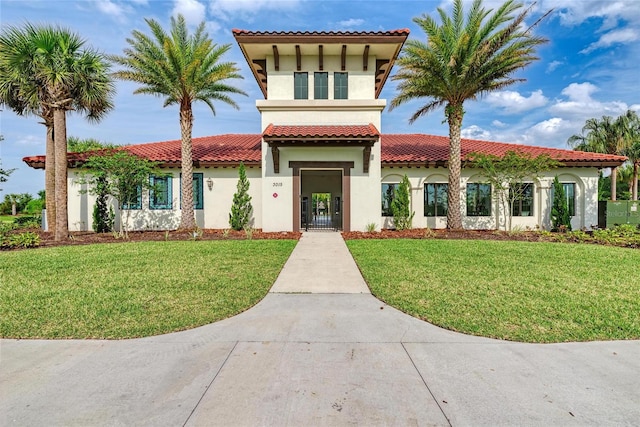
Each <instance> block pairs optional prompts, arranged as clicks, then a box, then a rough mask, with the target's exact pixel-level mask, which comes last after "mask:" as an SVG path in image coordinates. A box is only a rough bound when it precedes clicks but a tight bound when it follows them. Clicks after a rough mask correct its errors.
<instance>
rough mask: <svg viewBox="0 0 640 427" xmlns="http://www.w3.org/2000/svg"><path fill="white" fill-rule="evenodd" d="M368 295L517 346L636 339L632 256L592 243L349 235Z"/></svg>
mask: <svg viewBox="0 0 640 427" xmlns="http://www.w3.org/2000/svg"><path fill="white" fill-rule="evenodd" d="M347 245H348V247H349V249H350V250H351V253H352V254H353V255H354V258H355V260H356V263H357V264H358V266H359V267H360V269H361V271H362V273H363V275H364V278H365V280H366V281H367V283H368V284H369V286H370V288H371V291H372V292H373V294H374V295H375V296H376V297H378V298H380V299H382V300H383V301H385V302H386V303H388V304H390V305H392V306H394V307H396V308H398V309H400V310H402V311H404V312H405V313H408V314H410V315H412V316H415V317H419V318H421V319H424V320H427V321H429V322H431V323H433V324H436V325H438V326H441V327H444V328H447V329H451V330H455V331H460V332H464V333H467V334H473V335H481V336H486V337H494V338H501V339H506V340H513V341H523V342H567V341H594V340H616V339H639V338H640V275H639V274H638V265H640V252H639V251H638V250H634V249H624V248H616V247H604V246H597V245H580V244H566V245H565V244H563V245H559V244H556V243H528V242H514V241H481V240H478V241H475V240H474V241H465V240H350V241H347Z"/></svg>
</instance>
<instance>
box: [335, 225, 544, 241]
mask: <svg viewBox="0 0 640 427" xmlns="http://www.w3.org/2000/svg"><path fill="white" fill-rule="evenodd" d="M342 236H343V237H344V239H345V240H355V239H465V240H518V241H524V242H541V241H547V240H548V239H546V238H545V236H543V235H542V234H540V233H536V232H534V231H519V232H517V233H515V232H513V233H508V232H506V231H497V230H447V229H437V230H433V229H428V228H413V229H411V230H402V231H399V230H387V229H383V230H380V231H374V232H363V231H349V232H343V233H342Z"/></svg>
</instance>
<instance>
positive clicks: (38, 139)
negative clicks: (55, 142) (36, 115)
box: [15, 128, 45, 146]
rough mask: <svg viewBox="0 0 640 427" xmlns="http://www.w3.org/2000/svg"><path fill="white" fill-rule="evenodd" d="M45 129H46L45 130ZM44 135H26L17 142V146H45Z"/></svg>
mask: <svg viewBox="0 0 640 427" xmlns="http://www.w3.org/2000/svg"><path fill="white" fill-rule="evenodd" d="M43 129H44V128H43ZM44 139H45V138H44V134H43V135H38V136H36V135H24V136H21V137H20V138H19V139H17V140H16V141H15V144H17V145H27V146H38V145H44V143H45V141H44Z"/></svg>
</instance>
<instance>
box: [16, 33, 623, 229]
mask: <svg viewBox="0 0 640 427" xmlns="http://www.w3.org/2000/svg"><path fill="white" fill-rule="evenodd" d="M233 35H234V37H235V39H236V41H237V43H238V45H239V47H240V49H241V51H242V53H243V55H244V57H245V59H246V61H247V63H248V65H249V67H250V69H251V71H252V74H253V76H254V78H255V80H256V82H257V84H258V86H259V87H260V89H261V91H262V94H263V95H264V99H260V100H257V101H256V107H257V109H258V110H259V112H260V114H261V129H262V133H261V134H250V135H247V134H230V135H216V136H209V137H202V138H194V139H193V161H194V174H193V180H194V203H195V208H196V221H197V224H198V226H199V227H202V228H218V229H222V228H228V226H229V225H228V215H229V212H230V208H231V201H232V197H233V194H234V192H235V190H236V183H237V180H238V173H237V167H238V165H239V164H240V163H241V162H242V163H244V164H245V166H246V167H247V177H248V178H249V181H250V185H251V188H250V195H251V196H252V198H253V200H252V204H253V207H254V218H253V223H252V226H253V227H256V228H261V229H263V230H264V231H299V230H302V229H307V228H334V229H342V230H345V231H349V230H364V229H366V227H367V225H368V224H372V223H373V224H375V225H376V227H377V228H388V227H392V226H393V223H392V218H390V214H389V212H388V210H389V202H390V200H391V198H392V197H393V189H394V187H395V186H396V185H397V184H398V183H399V182H400V180H401V179H402V177H403V176H404V175H405V174H406V175H407V176H408V177H409V178H410V181H411V186H412V189H411V201H412V202H411V203H412V210H413V211H415V217H414V221H413V225H414V226H415V227H430V228H442V227H445V225H446V205H447V203H446V193H447V191H446V190H447V184H446V183H447V180H448V173H447V160H448V138H446V137H440V136H432V135H424V134H385V133H383V132H382V129H383V127H382V111H383V110H384V108H385V106H386V101H385V100H383V99H380V98H379V95H380V92H381V91H382V88H383V86H384V84H385V82H386V81H387V79H388V78H389V74H390V72H391V69H392V66H393V64H394V61H395V60H396V58H397V56H398V54H399V52H400V50H401V48H402V45H403V44H404V42H405V40H406V39H407V37H408V35H409V30H406V29H401V30H394V31H374V32H333V31H331V32H255V31H243V30H233ZM126 149H127V150H129V151H130V152H132V153H135V154H138V155H141V156H144V157H147V158H149V159H151V160H154V161H158V162H160V164H161V165H162V167H163V168H166V169H167V171H170V172H171V175H170V176H169V177H168V178H164V179H165V181H164V182H163V183H164V184H165V185H163V190H162V192H163V193H162V194H154V197H152V198H150V197H149V194H142V195H141V199H140V201H139V203H137V204H135V205H131V206H128V208H129V209H130V210H131V212H130V224H129V225H130V227H131V228H132V229H139V230H146V229H173V228H176V227H177V225H178V224H179V218H180V179H181V176H180V169H179V166H180V141H177V140H176V141H164V142H155V143H148V144H137V145H130V146H127V147H126ZM508 150H520V151H523V152H527V153H531V154H533V155H538V154H543V153H546V154H549V155H550V156H551V157H553V158H555V159H557V160H559V161H560V162H562V164H563V167H562V168H561V169H559V170H555V171H553V172H550V173H547V174H546V175H544V176H543V177H542V178H540V179H538V180H536V181H535V182H531V183H528V184H526V197H525V198H524V199H523V200H521V201H518V203H517V206H515V207H514V211H513V214H514V216H513V225H514V226H519V227H531V228H536V227H542V228H549V226H550V220H549V212H550V207H551V190H550V189H551V182H552V180H553V177H554V176H555V175H558V176H559V179H560V181H561V182H562V183H563V185H564V187H565V190H566V193H567V195H568V196H567V198H568V202H569V209H570V211H571V214H572V226H573V227H574V228H582V227H586V228H590V227H591V226H592V225H594V224H597V220H598V217H597V201H598V173H599V171H600V169H601V168H607V167H613V166H619V165H621V164H622V163H623V162H624V161H625V160H626V158H625V157H620V156H613V155H605V154H594V153H585V152H577V151H571V150H560V149H550V148H542V147H535V146H522V145H515V144H504V143H497V142H487V141H477V140H467V139H463V140H462V156H463V157H464V156H466V155H467V154H469V153H471V152H484V153H491V154H496V155H500V154H502V153H505V152H506V151H508ZM81 158H82V157H81V155H78V154H69V164H70V166H71V169H70V170H69V227H70V229H71V230H74V229H75V230H90V229H91V221H92V217H91V213H92V209H93V204H94V203H95V200H94V198H93V197H92V196H90V195H88V194H87V193H86V192H82V191H81V190H82V188H81V185H80V184H79V183H78V180H77V174H76V173H75V171H74V169H73V167H74V165H76V164H77V163H78V161H79V160H81ZM24 161H25V162H26V163H27V164H28V165H29V166H31V167H34V168H43V167H44V156H33V157H26V158H25V159H24ZM157 192H158V190H157V191H156V193H157ZM460 198H461V201H462V209H463V212H462V214H463V224H464V226H465V227H466V228H473V229H499V228H504V227H505V217H506V215H505V212H504V209H503V208H502V207H501V206H500V204H499V203H498V201H497V197H496V194H495V191H494V189H492V188H491V186H490V185H489V184H486V183H485V181H484V179H483V177H482V175H481V174H480V171H479V170H474V169H468V168H467V169H463V174H462V180H461V193H460ZM159 201H160V202H159Z"/></svg>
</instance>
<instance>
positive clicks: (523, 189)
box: [509, 183, 533, 216]
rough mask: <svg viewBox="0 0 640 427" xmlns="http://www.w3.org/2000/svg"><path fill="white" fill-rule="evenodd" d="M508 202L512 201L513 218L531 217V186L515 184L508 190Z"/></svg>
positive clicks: (528, 184)
mask: <svg viewBox="0 0 640 427" xmlns="http://www.w3.org/2000/svg"><path fill="white" fill-rule="evenodd" d="M509 200H514V202H513V210H512V211H511V214H512V215H513V216H533V184H531V183H527V184H517V185H516V186H515V187H512V188H510V189H509Z"/></svg>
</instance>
